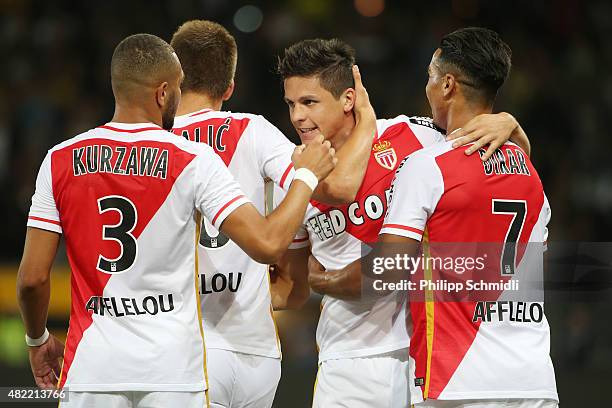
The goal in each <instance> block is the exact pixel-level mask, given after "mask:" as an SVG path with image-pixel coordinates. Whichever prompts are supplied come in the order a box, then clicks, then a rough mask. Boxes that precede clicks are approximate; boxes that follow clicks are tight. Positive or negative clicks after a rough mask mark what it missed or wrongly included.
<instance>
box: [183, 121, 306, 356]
mask: <svg viewBox="0 0 612 408" xmlns="http://www.w3.org/2000/svg"><path fill="white" fill-rule="evenodd" d="M228 119H229V120H228ZM219 123H221V125H219ZM226 124H227V126H228V129H227V130H226V131H225V132H224V133H222V136H221V137H220V139H219V140H218V141H215V143H216V144H219V145H220V146H222V147H224V148H225V150H223V151H220V150H218V147H219V146H213V148H215V149H216V150H215V151H216V152H217V154H218V155H219V156H220V157H221V158H223V160H224V162H225V163H226V164H227V166H228V169H229V170H230V172H231V173H232V174H233V176H234V177H235V178H236V180H238V182H239V183H240V185H241V187H242V191H243V192H244V194H245V196H246V197H248V199H249V200H250V201H251V202H252V203H253V204H254V205H255V207H256V208H257V209H258V210H259V212H260V213H261V214H264V213H265V182H264V180H265V179H266V178H267V179H271V180H272V181H274V182H275V183H276V184H277V185H283V184H284V182H285V180H286V179H287V175H288V174H289V173H290V171H291V169H292V167H293V165H292V163H291V154H292V153H293V150H294V149H295V145H294V144H293V143H291V142H290V141H289V140H288V139H287V138H286V137H285V136H284V135H283V134H282V133H281V132H280V131H279V130H278V129H277V128H276V127H274V126H273V125H272V124H271V123H269V122H268V121H267V120H266V119H264V118H263V117H262V116H258V115H252V114H245V113H234V112H218V111H206V112H200V113H197V112H196V114H191V115H183V116H180V117H178V118H176V119H175V132H176V133H179V131H180V130H181V129H194V128H195V127H200V128H202V129H204V128H206V129H208V127H209V126H212V132H213V133H215V134H217V132H219V131H218V130H217V129H218V128H220V126H224V125H226ZM231 149H235V150H233V152H232V151H231ZM198 252H199V270H200V286H201V288H200V290H201V295H202V296H201V302H202V317H203V322H204V333H205V339H206V347H207V348H209V349H224V350H230V351H237V352H241V353H246V354H254V355H261V356H266V357H273V358H280V355H281V354H280V344H279V341H278V336H277V331H276V325H275V322H274V318H273V315H272V308H271V298H270V282H269V276H268V266H267V265H264V264H260V263H258V262H256V261H254V260H252V259H251V258H250V257H249V256H248V255H247V254H246V253H245V252H244V251H242V250H241V249H240V248H239V247H238V246H237V245H236V244H235V243H234V242H233V241H231V240H229V239H228V238H227V237H225V236H224V235H223V234H219V231H218V229H217V228H215V227H213V226H212V225H211V224H210V223H209V222H204V224H203V225H202V231H201V238H200V245H199V251H198Z"/></svg>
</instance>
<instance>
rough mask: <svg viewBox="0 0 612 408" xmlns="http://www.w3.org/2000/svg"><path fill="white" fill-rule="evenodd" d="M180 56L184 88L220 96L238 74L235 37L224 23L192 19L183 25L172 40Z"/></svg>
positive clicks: (184, 89) (215, 96) (216, 96)
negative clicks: (183, 74)
mask: <svg viewBox="0 0 612 408" xmlns="http://www.w3.org/2000/svg"><path fill="white" fill-rule="evenodd" d="M170 44H171V45H172V47H173V48H174V49H175V51H176V54H177V55H178V58H179V60H180V61H181V65H182V66H183V72H184V73H185V79H184V80H183V85H182V86H181V88H182V90H183V91H193V92H201V93H205V94H207V95H209V96H211V97H212V98H221V97H222V96H223V94H224V93H225V91H227V89H228V88H229V86H230V84H231V83H232V80H233V79H234V74H235V73H236V60H237V56H238V49H237V47H236V40H235V39H234V37H233V36H232V35H231V34H230V33H229V31H227V30H226V29H225V28H224V27H223V26H222V25H221V24H218V23H215V22H214V21H207V20H192V21H188V22H186V23H184V24H182V25H181V26H180V27H179V28H178V30H176V32H175V33H174V35H173V36H172V41H171V42H170Z"/></svg>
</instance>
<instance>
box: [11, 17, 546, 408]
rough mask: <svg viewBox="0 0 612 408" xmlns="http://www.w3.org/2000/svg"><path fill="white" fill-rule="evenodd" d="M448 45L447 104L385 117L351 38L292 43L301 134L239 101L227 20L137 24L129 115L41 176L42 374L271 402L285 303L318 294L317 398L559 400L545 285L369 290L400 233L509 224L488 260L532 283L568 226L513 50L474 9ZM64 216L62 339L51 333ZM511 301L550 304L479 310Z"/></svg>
mask: <svg viewBox="0 0 612 408" xmlns="http://www.w3.org/2000/svg"><path fill="white" fill-rule="evenodd" d="M432 51H434V52H433V57H432V59H431V63H430V64H429V68H428V74H429V80H428V83H427V87H426V97H427V100H428V102H429V104H430V107H431V110H432V117H433V118H432V119H429V118H422V117H416V116H410V115H400V116H398V117H395V118H391V119H377V118H376V114H375V112H374V109H373V107H372V106H371V104H370V101H369V96H368V93H367V91H366V89H365V88H364V86H363V84H362V80H361V73H360V71H359V69H358V67H357V66H356V65H355V53H354V50H353V49H352V48H351V47H350V46H349V45H348V44H346V43H345V42H343V41H341V40H337V39H333V40H322V39H314V40H304V41H300V42H298V43H296V44H294V45H292V46H290V47H288V48H287V49H286V50H285V51H284V54H283V55H282V56H280V57H279V59H278V66H277V71H278V74H279V75H280V78H281V80H282V82H283V87H284V95H283V98H284V101H285V102H286V104H287V106H288V109H289V116H290V120H291V123H292V124H293V126H294V128H295V130H296V132H297V135H298V136H299V138H300V140H301V142H302V144H301V145H300V146H297V147H296V146H295V145H294V144H293V143H291V142H290V141H289V140H288V139H287V138H286V137H285V135H283V134H282V133H281V132H280V131H279V130H278V129H277V128H276V127H275V126H274V125H273V124H272V123H270V122H269V121H267V120H266V119H265V118H263V117H262V116H259V115H255V114H250V113H236V112H228V111H223V110H222V105H223V103H224V102H225V101H227V100H228V99H230V98H231V96H232V94H233V92H234V75H235V70H236V62H237V47H236V43H235V40H234V38H233V37H232V36H231V35H230V34H229V32H228V31H227V30H226V29H225V28H223V27H222V26H220V25H219V24H217V23H214V22H211V21H203V20H194V21H189V22H186V23H184V24H183V25H181V26H180V27H179V28H178V30H177V31H176V33H175V34H174V36H173V37H172V39H171V41H170V43H166V42H165V41H164V40H162V39H160V38H158V37H156V36H154V35H150V34H136V35H132V36H130V37H127V38H126V39H124V40H123V41H121V43H119V45H118V46H117V47H116V48H115V51H114V53H113V57H112V61H111V66H110V71H111V83H112V88H113V94H114V96H115V113H114V116H113V118H112V120H111V121H110V122H109V123H106V124H104V125H102V126H98V127H96V128H93V129H91V130H89V131H86V132H84V133H82V134H80V135H78V136H76V137H73V138H71V139H69V140H66V141H65V142H62V143H60V144H58V145H56V146H54V147H52V148H51V149H50V150H49V152H48V154H47V156H46V157H45V159H44V161H43V163H42V165H41V168H40V171H39V174H38V178H37V180H36V191H35V193H34V196H33V198H32V206H31V208H30V213H29V216H28V222H27V226H28V231H27V235H26V244H25V248H24V254H23V258H22V262H21V265H20V269H19V277H18V296H19V301H20V308H21V312H22V317H23V320H24V325H25V328H26V343H27V344H28V346H29V353H30V362H31V366H32V371H33V374H34V377H35V380H36V383H37V385H38V386H40V387H42V388H55V387H58V388H63V389H66V390H68V391H69V393H68V399H67V400H66V401H62V402H61V404H60V406H61V407H206V406H210V407H217V408H230V407H234V408H239V407H250V408H259V407H262V408H263V407H271V406H272V405H273V401H274V395H275V393H276V389H277V385H278V382H279V380H280V377H281V345H280V341H279V338H278V335H277V329H276V324H275V322H274V316H273V313H272V312H273V310H281V309H299V308H300V307H302V306H303V305H304V304H305V303H306V301H307V300H308V298H309V297H310V295H311V291H315V292H318V293H320V294H322V295H323V299H322V302H321V315H320V318H319V323H318V327H317V332H316V342H317V349H318V352H319V370H318V373H317V377H316V379H313V383H314V384H315V386H314V393H313V396H312V401H313V402H312V404H313V407H317V408H328V407H331V408H334V407H349V408H362V407H363V408H366V407H381V408H382V407H384V408H387V407H389V408H395V407H397V408H400V407H401V408H406V407H409V406H411V405H412V404H414V406H417V407H467V406H469V407H501V406H504V407H547V408H548V407H557V406H558V397H557V391H556V385H555V377H554V370H553V366H552V362H551V359H550V357H549V343H550V339H549V337H550V336H549V328H548V323H547V321H546V318H545V316H544V315H543V302H541V301H533V302H508V301H504V300H502V299H505V298H504V293H503V291H499V292H498V293H496V294H495V298H494V299H493V301H491V302H484V303H483V302H475V301H474V302H472V301H469V302H468V301H465V302H450V301H436V300H434V299H431V298H425V299H417V298H416V297H412V296H411V295H410V294H409V293H408V292H407V291H405V290H395V291H381V292H380V293H377V294H372V293H369V294H366V293H365V291H364V287H366V286H368V285H369V282H370V281H369V280H368V275H369V274H370V272H371V271H366V270H364V265H366V264H367V262H365V261H366V260H367V259H368V257H371V256H372V254H374V253H380V252H381V251H383V252H384V251H385V248H390V247H393V248H401V252H402V253H404V254H408V255H409V256H412V257H414V256H419V255H420V254H423V253H427V254H428V255H431V254H430V249H429V248H431V251H434V249H433V248H434V247H435V246H434V245H435V244H436V243H447V242H461V243H477V242H497V243H501V244H503V248H505V249H504V251H506V250H509V249H512V253H511V256H509V257H508V256H505V257H504V256H503V255H502V258H503V260H502V262H501V263H500V261H499V259H497V261H493V260H491V262H489V263H490V265H488V267H489V269H491V268H495V270H496V271H497V273H498V274H500V275H503V276H504V278H505V279H512V276H511V275H514V274H515V271H516V274H517V275H519V274H521V273H522V274H526V273H529V270H528V269H529V268H528V267H527V261H526V259H533V258H534V257H536V258H537V254H534V255H533V256H532V254H531V253H528V252H529V250H527V251H520V250H518V249H515V248H516V247H517V244H527V243H540V244H543V243H545V242H546V239H547V228H546V226H547V223H548V221H549V219H550V207H549V205H548V201H547V199H546V196H545V194H544V191H543V188H542V183H541V181H540V179H539V176H538V174H537V171H536V170H535V168H534V167H533V165H532V164H531V162H530V160H529V153H530V143H529V140H528V139H527V136H526V135H525V133H524V132H523V130H522V129H521V127H520V125H519V124H518V123H517V122H516V120H515V119H514V118H513V117H512V116H511V115H509V114H507V113H500V114H492V110H493V104H494V102H495V97H496V95H497V92H498V90H499V88H500V87H501V86H502V85H503V83H504V81H505V80H506V78H507V76H508V74H509V72H510V67H511V51H510V48H509V47H508V46H507V45H506V44H505V43H504V42H503V41H502V40H501V38H500V37H499V36H498V35H497V34H496V33H495V32H493V31H491V30H488V29H483V28H465V29H460V30H457V31H455V32H453V33H450V34H448V35H447V36H445V37H444V38H443V39H442V41H441V42H440V46H439V48H438V49H436V50H432ZM460 146H464V147H460ZM487 169H488V171H487ZM62 234H63V235H64V239H65V243H66V251H67V255H68V260H69V263H70V268H71V271H72V285H71V286H72V288H71V295H72V306H71V313H70V324H69V331H68V336H67V339H66V344H65V345H64V344H62V342H61V341H59V340H58V339H57V338H56V337H54V336H53V335H50V334H49V332H48V330H47V329H46V328H45V326H46V318H47V309H48V305H49V297H50V287H49V280H50V271H51V267H52V264H53V260H54V258H55V255H56V252H57V248H58V244H59V239H60V236H61V235H62ZM541 247H543V245H542V246H541ZM364 249H365V250H364ZM370 251H371V252H370ZM508 259H510V260H511V262H510V263H507V262H506V261H507V260H508ZM505 262H506V263H505ZM540 263H541V262H540ZM494 264H495V265H494ZM270 265H272V266H271V267H270ZM428 272H429V273H431V271H424V273H425V274H426V275H427V273H428ZM508 275H510V276H508ZM504 302H505V303H504ZM532 306H533V307H532ZM494 307H498V308H499V310H500V312H499V313H498V314H497V315H496V316H503V313H502V312H501V311H502V310H503V309H504V307H505V308H508V310H514V309H510V308H512V307H514V308H516V307H521V308H523V309H524V310H530V309H529V308H530V307H532V309H533V308H535V309H537V310H540V311H541V313H540V318H539V319H530V320H528V321H527V320H520V321H519V320H517V319H514V320H513V319H508V318H506V319H503V318H501V317H500V318H497V319H491V318H489V319H484V318H483V319H480V320H477V319H475V318H473V317H474V316H476V315H477V314H478V313H481V314H484V313H485V312H487V313H489V312H490V311H491V310H493V308H494ZM60 359H63V362H62V364H61V366H60V362H59V360H60Z"/></svg>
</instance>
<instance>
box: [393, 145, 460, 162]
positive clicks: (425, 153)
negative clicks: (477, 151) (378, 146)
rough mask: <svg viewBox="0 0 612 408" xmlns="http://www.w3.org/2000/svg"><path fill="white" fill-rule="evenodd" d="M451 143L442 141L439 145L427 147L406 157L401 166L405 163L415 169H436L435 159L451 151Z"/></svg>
mask: <svg viewBox="0 0 612 408" xmlns="http://www.w3.org/2000/svg"><path fill="white" fill-rule="evenodd" d="M453 150H454V149H453V142H452V141H443V142H440V143H436V144H433V145H431V146H427V147H425V148H423V149H419V150H417V151H415V152H414V153H412V154H410V155H408V156H407V157H406V158H405V159H404V162H402V163H401V165H402V166H403V165H404V163H405V162H409V163H411V166H417V167H421V168H423V167H428V168H431V167H438V164H437V162H436V159H437V158H438V157H440V156H442V155H444V154H446V153H448V152H450V151H453Z"/></svg>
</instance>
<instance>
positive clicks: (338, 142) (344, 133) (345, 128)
mask: <svg viewBox="0 0 612 408" xmlns="http://www.w3.org/2000/svg"><path fill="white" fill-rule="evenodd" d="M353 129H355V116H353V113H352V112H350V113H349V114H347V115H346V116H345V117H344V123H343V124H342V127H341V128H340V130H339V131H338V132H336V134H335V135H334V136H332V137H329V138H328V140H329V141H330V143H331V145H332V147H333V148H334V149H336V151H338V150H340V148H341V147H342V146H344V144H345V143H346V142H347V140H349V138H350V137H351V134H352V133H353Z"/></svg>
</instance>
